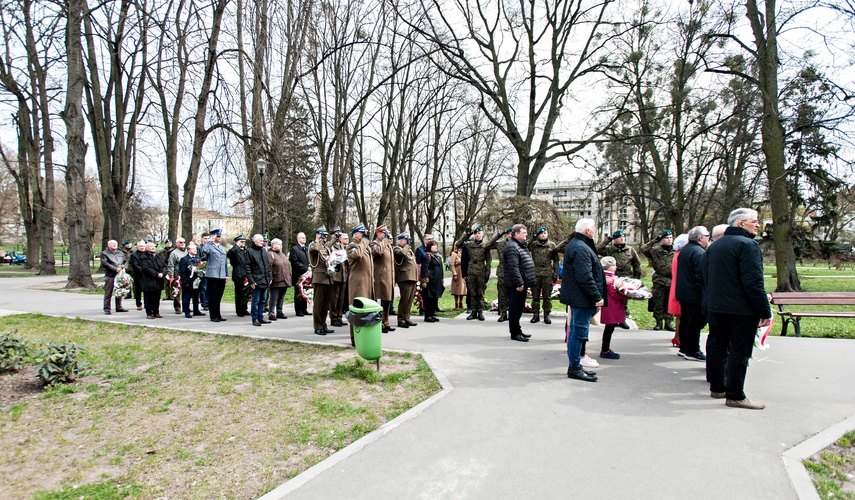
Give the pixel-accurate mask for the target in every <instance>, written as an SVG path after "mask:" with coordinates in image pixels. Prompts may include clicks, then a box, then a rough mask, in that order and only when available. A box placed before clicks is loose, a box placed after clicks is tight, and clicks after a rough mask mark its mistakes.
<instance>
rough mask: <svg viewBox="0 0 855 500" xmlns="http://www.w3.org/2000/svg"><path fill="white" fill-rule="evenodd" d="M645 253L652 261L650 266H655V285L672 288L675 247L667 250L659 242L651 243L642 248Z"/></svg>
mask: <svg viewBox="0 0 855 500" xmlns="http://www.w3.org/2000/svg"><path fill="white" fill-rule="evenodd" d="M641 253H643V254H644V255H645V256H646V257H647V258H648V259H650V265H651V266H653V271H654V272H655V274H654V275H653V283H654V284H656V285H662V286H671V262H672V261H673V260H674V253H675V252H674V247H673V246H672V247H671V248H670V249H665V248H664V247H662V243H660V242H658V241H655V240H654V241H650V242H648V243H645V244H644V245H643V246H642V247H641Z"/></svg>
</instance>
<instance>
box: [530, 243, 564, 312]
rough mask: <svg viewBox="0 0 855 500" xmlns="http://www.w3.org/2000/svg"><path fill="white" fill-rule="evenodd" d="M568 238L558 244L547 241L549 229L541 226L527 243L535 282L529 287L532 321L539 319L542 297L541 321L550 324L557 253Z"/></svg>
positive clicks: (556, 272) (561, 249) (556, 270)
mask: <svg viewBox="0 0 855 500" xmlns="http://www.w3.org/2000/svg"><path fill="white" fill-rule="evenodd" d="M568 241H569V240H564V241H563V242H562V243H560V244H559V245H556V244H555V243H553V242H551V241H549V230H548V229H547V228H546V226H541V227H540V228H538V230H537V232H536V233H535V236H534V239H533V240H532V241H531V242H530V243H529V245H528V251H529V252H531V259H532V260H533V261H534V273H535V278H536V281H535V284H534V286H533V287H531V312H532V313H534V315H533V316H532V317H531V322H532V323H537V322H538V321H540V300H541V298H542V299H543V322H544V323H546V324H547V325H551V324H552V320H551V319H549V314H550V313H551V312H552V285H553V284H554V283H555V282H556V281H558V262H559V261H560V257H559V255H560V254H561V253H563V252H564V247H566V246H567V242H568Z"/></svg>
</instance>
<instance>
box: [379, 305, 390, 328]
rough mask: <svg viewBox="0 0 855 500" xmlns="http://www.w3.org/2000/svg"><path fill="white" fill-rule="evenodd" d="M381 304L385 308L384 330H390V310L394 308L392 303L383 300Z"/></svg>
mask: <svg viewBox="0 0 855 500" xmlns="http://www.w3.org/2000/svg"><path fill="white" fill-rule="evenodd" d="M379 302H380V306H381V307H382V308H383V328H389V309H390V308H391V307H392V301H391V300H382V299H381V300H379Z"/></svg>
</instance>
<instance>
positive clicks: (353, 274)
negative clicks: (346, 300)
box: [347, 238, 374, 298]
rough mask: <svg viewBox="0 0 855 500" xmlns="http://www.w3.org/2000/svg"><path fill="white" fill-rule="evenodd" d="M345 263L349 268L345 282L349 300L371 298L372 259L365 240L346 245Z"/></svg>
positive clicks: (372, 284) (372, 281)
mask: <svg viewBox="0 0 855 500" xmlns="http://www.w3.org/2000/svg"><path fill="white" fill-rule="evenodd" d="M347 263H348V265H349V266H350V278H349V279H348V281H347V287H348V288H347V289H348V295H349V296H350V297H351V298H353V297H367V298H371V297H373V296H374V259H372V258H371V249H369V248H368V239H367V238H363V239H362V241H360V242H357V241H351V242H350V243H348V244H347Z"/></svg>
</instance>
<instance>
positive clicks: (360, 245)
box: [347, 224, 374, 345]
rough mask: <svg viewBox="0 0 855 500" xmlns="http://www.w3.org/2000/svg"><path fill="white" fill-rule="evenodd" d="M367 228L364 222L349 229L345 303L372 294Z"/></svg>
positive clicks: (372, 278) (371, 266) (351, 333)
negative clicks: (347, 276) (348, 274)
mask: <svg viewBox="0 0 855 500" xmlns="http://www.w3.org/2000/svg"><path fill="white" fill-rule="evenodd" d="M367 233H368V230H367V229H365V224H359V225H358V226H356V227H354V228H353V229H351V230H350V236H351V237H352V238H353V241H351V242H350V243H348V244H347V264H348V266H349V267H350V278H348V281H347V303H348V304H353V299H355V298H356V297H365V298H369V297H373V296H374V259H372V258H371V249H370V248H368V240H367V239H366V238H365V235H366V234H367ZM350 343H351V345H356V344H355V343H354V340H353V325H351V326H350Z"/></svg>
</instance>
